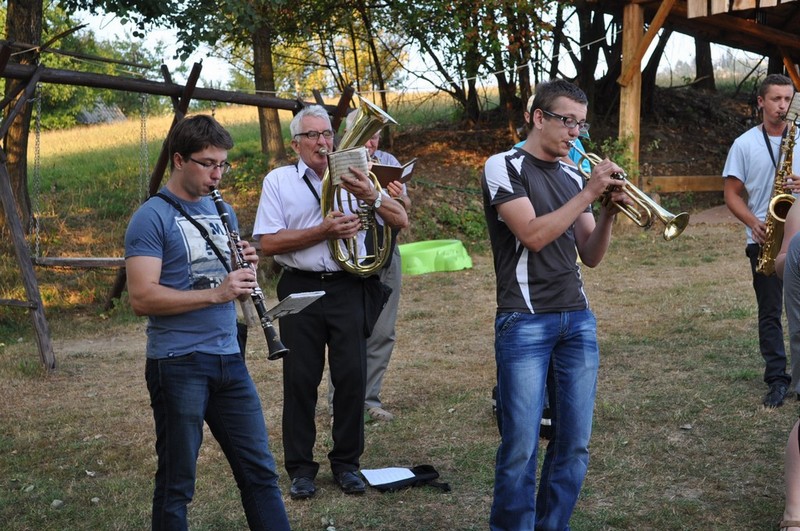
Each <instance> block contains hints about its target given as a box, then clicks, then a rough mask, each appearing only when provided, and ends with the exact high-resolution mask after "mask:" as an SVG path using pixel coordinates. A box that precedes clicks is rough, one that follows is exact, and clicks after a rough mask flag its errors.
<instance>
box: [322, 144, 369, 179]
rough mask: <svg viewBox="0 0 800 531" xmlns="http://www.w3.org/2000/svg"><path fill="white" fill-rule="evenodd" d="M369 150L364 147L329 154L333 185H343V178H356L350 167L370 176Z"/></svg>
mask: <svg viewBox="0 0 800 531" xmlns="http://www.w3.org/2000/svg"><path fill="white" fill-rule="evenodd" d="M367 159H368V157H367V148H366V147H364V146H360V147H354V148H349V149H343V150H341V151H334V152H332V153H328V168H329V169H330V176H331V184H333V185H334V186H338V185H340V184H342V176H343V175H347V176H348V177H355V175H354V174H353V172H351V171H350V167H351V166H352V167H353V168H356V169H358V170H359V171H361V173H363V174H364V175H368V174H369V162H368V160H367Z"/></svg>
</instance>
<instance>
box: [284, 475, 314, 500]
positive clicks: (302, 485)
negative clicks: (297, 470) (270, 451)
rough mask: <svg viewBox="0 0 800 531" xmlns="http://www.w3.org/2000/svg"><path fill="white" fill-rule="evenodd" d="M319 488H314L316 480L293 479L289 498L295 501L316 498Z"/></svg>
mask: <svg viewBox="0 0 800 531" xmlns="http://www.w3.org/2000/svg"><path fill="white" fill-rule="evenodd" d="M315 492H317V488H316V487H315V486H314V480H313V479H311V478H306V477H302V476H300V477H296V478H294V479H292V488H291V489H289V496H291V497H292V499H293V500H305V499H308V498H311V497H312V496H314V493H315Z"/></svg>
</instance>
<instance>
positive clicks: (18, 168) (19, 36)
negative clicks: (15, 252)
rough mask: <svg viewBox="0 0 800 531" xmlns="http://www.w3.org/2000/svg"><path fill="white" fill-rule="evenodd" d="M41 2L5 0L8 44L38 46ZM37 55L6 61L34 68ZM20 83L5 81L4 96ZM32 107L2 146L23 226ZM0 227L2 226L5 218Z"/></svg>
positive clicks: (19, 55)
mask: <svg viewBox="0 0 800 531" xmlns="http://www.w3.org/2000/svg"><path fill="white" fill-rule="evenodd" d="M42 13H43V3H42V0H8V8H7V11H6V36H7V39H8V40H9V41H17V42H24V43H28V44H34V45H38V44H40V43H41V38H42ZM38 61H39V54H38V53H37V52H35V51H33V50H29V51H23V52H22V53H17V54H14V55H12V56H11V58H10V60H9V62H13V63H19V64H23V65H36V64H38ZM22 83H25V81H24V80H9V81H7V82H6V86H5V92H4V94H5V96H9V95H10V94H13V93H14V91H15V90H16V88H17V87H19V85H20V84H22ZM23 96H24V93H22V94H19V95H17V96H16V97H15V98H14V99H13V101H12V102H11V103H10V104H9V105H8V106H7V107H6V110H5V117H6V118H7V117H8V114H9V111H10V110H11V109H13V108H14V105H15V104H16V102H17V101H18V100H19V98H20V97H23ZM32 112H33V107H32V105H25V106H24V107H23V109H22V112H21V113H20V115H19V116H17V118H16V119H15V120H14V122H13V123H11V126H10V127H9V128H8V132H7V133H6V136H5V138H4V139H3V146H4V150H5V152H6V156H7V159H6V168H7V169H8V174H9V177H10V179H11V188H12V189H13V191H14V194H15V197H16V202H17V205H18V206H19V215H20V219H21V220H22V224H23V226H25V227H27V226H30V224H31V222H32V218H31V199H30V195H29V194H28V133H29V131H30V122H31V114H32ZM2 219H3V224H5V217H3V218H2Z"/></svg>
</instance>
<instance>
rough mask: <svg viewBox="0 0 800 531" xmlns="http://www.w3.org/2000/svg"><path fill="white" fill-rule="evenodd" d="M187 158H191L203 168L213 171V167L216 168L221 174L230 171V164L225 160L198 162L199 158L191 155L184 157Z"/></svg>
mask: <svg viewBox="0 0 800 531" xmlns="http://www.w3.org/2000/svg"><path fill="white" fill-rule="evenodd" d="M186 158H187V159H188V160H191V161H192V162H194V163H195V164H197V165H198V166H202V167H203V168H205V169H207V170H208V171H210V172H211V171H214V169H215V168H216V169H218V170H219V171H220V172H221V173H222V174H223V175H225V174H226V173H228V172H229V171H231V165H230V163H228V162H227V161H225V162H220V163H219V164H215V163H213V162H200V161H199V160H195V159H193V158H192V157H186Z"/></svg>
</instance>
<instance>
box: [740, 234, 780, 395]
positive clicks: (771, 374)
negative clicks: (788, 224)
mask: <svg viewBox="0 0 800 531" xmlns="http://www.w3.org/2000/svg"><path fill="white" fill-rule="evenodd" d="M760 248H761V246H760V245H758V244H757V243H750V244H748V245H747V248H746V250H745V254H746V255H747V257H748V258H749V259H750V269H751V271H752V273H753V290H755V292H756V301H757V303H758V343H759V346H760V349H761V356H762V357H763V358H764V364H765V367H764V381H765V382H766V383H767V385H772V384H774V383H785V384H786V385H789V375H788V374H786V348H785V347H784V343H783V325H782V324H781V312H782V311H783V282H782V281H781V279H780V278H778V277H777V275H772V276H766V275H762V274H761V273H756V266H757V265H758V254H759V251H760Z"/></svg>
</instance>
